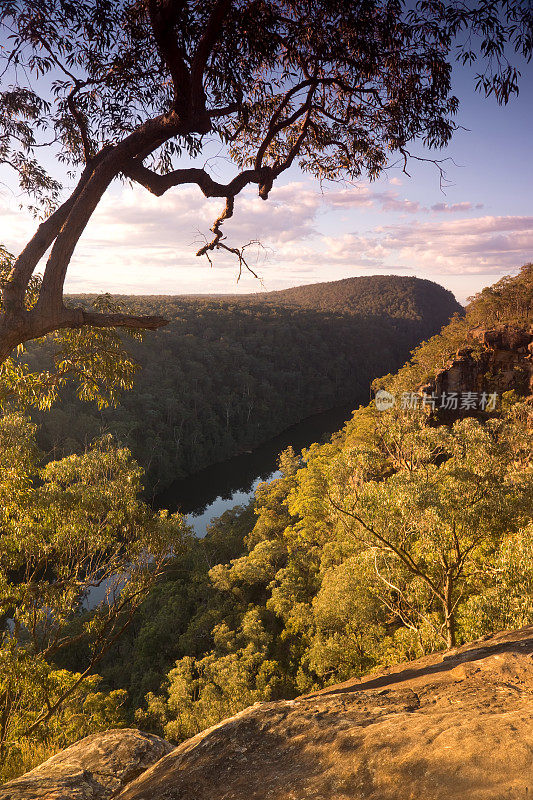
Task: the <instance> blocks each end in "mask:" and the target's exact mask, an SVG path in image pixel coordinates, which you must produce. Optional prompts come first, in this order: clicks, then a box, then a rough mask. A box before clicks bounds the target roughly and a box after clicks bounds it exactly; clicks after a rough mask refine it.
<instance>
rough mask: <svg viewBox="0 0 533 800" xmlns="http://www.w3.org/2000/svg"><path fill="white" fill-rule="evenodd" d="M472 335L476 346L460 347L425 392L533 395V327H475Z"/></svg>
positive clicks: (470, 333)
mask: <svg viewBox="0 0 533 800" xmlns="http://www.w3.org/2000/svg"><path fill="white" fill-rule="evenodd" d="M469 337H470V339H471V341H472V346H471V347H463V348H462V349H461V350H458V351H457V353H456V354H455V356H453V357H452V358H450V360H449V362H448V363H447V364H446V366H445V367H444V369H442V370H440V372H438V373H437V375H436V376H435V379H434V380H433V381H432V382H431V383H430V384H428V385H427V386H424V387H421V391H422V392H425V393H426V394H432V393H435V394H436V395H437V396H438V397H440V396H442V395H448V394H450V393H452V392H457V393H461V392H469V391H470V392H498V393H499V394H502V393H503V392H507V391H510V390H514V391H515V392H517V393H518V394H520V395H522V396H526V397H527V396H530V395H532V394H533V328H529V329H527V330H526V329H525V328H516V327H513V326H509V325H502V326H501V327H499V328H493V329H491V330H488V329H486V328H474V329H473V330H471V331H470V332H469Z"/></svg>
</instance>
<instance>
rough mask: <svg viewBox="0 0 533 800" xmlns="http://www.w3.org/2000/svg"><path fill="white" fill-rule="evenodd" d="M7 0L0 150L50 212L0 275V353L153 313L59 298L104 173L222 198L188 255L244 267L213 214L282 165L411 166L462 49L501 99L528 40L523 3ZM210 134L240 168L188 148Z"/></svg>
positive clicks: (360, 171) (319, 170)
mask: <svg viewBox="0 0 533 800" xmlns="http://www.w3.org/2000/svg"><path fill="white" fill-rule="evenodd" d="M0 11H1V15H0V37H1V39H2V43H3V44H2V48H1V51H0V75H1V76H2V88H1V90H0V104H1V105H0V163H1V164H5V165H9V166H10V167H11V168H12V169H13V170H14V171H15V172H16V173H17V175H18V178H19V182H20V186H21V188H22V189H23V190H24V191H26V192H28V193H30V194H31V195H33V197H34V198H36V200H37V204H38V205H39V204H40V205H44V208H45V212H46V213H47V214H48V216H47V217H46V219H45V220H44V221H43V222H42V223H41V224H40V225H39V227H38V229H37V231H36V233H35V235H34V236H33V237H32V238H31V239H30V241H29V242H28V244H27V245H26V247H24V249H23V250H22V252H21V253H20V254H19V256H18V258H17V260H16V262H15V265H14V267H13V270H12V272H11V274H10V275H9V276H8V277H7V279H6V280H5V281H4V282H3V309H2V311H3V313H2V315H1V316H0V360H4V359H5V358H6V357H7V356H8V355H9V354H10V353H11V351H12V350H13V349H14V348H15V347H16V346H17V345H18V344H20V343H21V342H24V341H27V340H29V339H34V338H38V337H41V336H43V335H44V334H46V333H48V332H50V331H52V330H57V329H61V328H76V327H80V326H83V325H93V326H99V327H116V326H126V327H137V328H156V327H158V326H160V325H162V324H164V320H163V319H161V318H158V317H137V316H133V315H127V314H120V313H115V312H104V311H98V310H91V309H86V308H74V307H69V306H66V305H65V303H64V302H63V286H64V281H65V277H66V273H67V269H68V266H69V263H70V260H71V257H72V255H73V253H74V250H75V247H76V245H77V243H78V241H79V239H80V237H81V235H82V234H83V231H84V230H85V228H86V226H87V224H88V222H89V220H90V219H91V216H92V214H93V212H94V211H95V209H96V207H97V206H98V203H99V202H100V200H101V198H102V196H103V194H104V193H105V191H106V190H107V189H108V187H109V186H110V185H111V183H112V182H113V181H114V180H115V179H117V178H119V179H128V180H131V181H133V182H136V183H139V184H141V185H142V186H144V187H145V188H146V189H147V190H148V191H150V192H152V193H154V194H156V195H162V194H163V193H164V192H166V191H167V190H168V189H170V188H171V187H175V186H181V185H184V184H193V185H196V186H198V187H199V188H200V189H201V191H202V192H203V193H204V195H205V196H206V197H220V198H222V199H224V201H225V207H224V210H223V211H222V213H221V214H220V216H219V217H218V219H217V220H216V221H215V223H214V225H213V227H212V231H213V238H212V239H211V240H210V241H207V242H206V244H205V245H204V246H203V247H202V248H201V249H200V250H199V251H198V254H199V255H207V256H208V257H209V255H210V253H212V252H213V251H215V250H218V249H220V248H223V249H225V250H229V251H231V252H232V253H234V254H235V255H236V256H237V257H238V259H239V263H240V267H241V269H242V268H243V266H244V267H246V266H247V265H246V262H245V260H244V257H243V251H242V249H239V248H232V247H229V246H228V245H227V244H226V243H225V242H224V236H223V233H222V227H221V226H222V223H223V222H224V221H225V220H227V219H229V218H230V217H231V216H232V215H233V212H234V205H235V198H236V197H237V195H238V194H239V193H240V192H241V191H242V190H243V189H244V188H245V187H246V186H249V185H252V186H254V185H255V186H257V187H258V192H259V196H260V197H261V198H263V199H265V200H266V199H267V198H268V195H269V192H270V190H271V188H272V185H273V183H274V181H275V180H276V179H277V178H278V177H279V176H280V175H281V174H282V173H283V172H284V171H286V170H287V169H289V167H291V166H292V165H293V164H298V165H299V166H300V167H301V169H303V170H304V171H307V172H309V173H311V174H312V175H314V176H316V177H317V178H319V179H339V178H343V177H345V178H349V179H356V178H358V177H360V176H361V175H364V174H366V175H368V176H369V177H370V179H374V178H376V177H377V176H378V175H379V174H380V173H381V172H382V170H383V169H384V168H385V167H386V166H387V163H388V161H389V157H390V156H391V155H392V156H393V157H396V158H400V159H401V161H402V163H403V164H404V168H405V165H406V164H407V162H408V160H409V158H410V157H411V154H410V150H409V146H410V144H411V143H412V142H415V141H417V140H420V141H422V142H423V143H424V144H425V145H427V146H429V147H431V148H438V147H441V146H443V145H445V144H446V143H447V142H448V141H449V139H450V137H451V136H452V134H453V132H454V130H455V128H456V124H455V123H454V121H453V115H454V114H455V112H456V110H457V105H458V103H457V99H456V98H455V97H454V96H453V95H452V94H451V68H452V62H453V61H454V60H455V59H456V58H458V59H459V60H460V61H462V62H463V63H468V64H472V63H475V62H476V61H479V62H480V63H479V72H478V75H477V85H478V88H481V89H483V90H484V91H485V93H486V94H494V95H495V96H496V99H497V100H498V102H500V103H505V102H507V100H508V98H509V96H510V95H511V94H513V93H516V92H517V91H518V76H519V73H518V72H517V69H516V67H514V66H513V65H512V64H511V63H509V61H508V59H507V56H508V53H509V52H510V53H512V54H513V55H516V53H519V54H520V55H521V56H523V57H525V58H526V59H528V60H529V58H530V57H531V52H532V47H533V36H532V30H533V12H532V10H531V4H530V2H529V0H467V1H466V2H464V0H445V2H442V0H420V1H419V2H417V3H416V4H412V3H407V2H403V0H358V1H357V2H353V0H340V1H339V0H337V2H334V3H332V2H329V0H312V2H307V1H306V0H295V1H294V2H279V1H278V0H207V2H201V3H199V2H192V1H189V2H188V1H187V0H118V2H117V1H116V0H82V1H81V2H76V3H72V2H70V0H68V1H67V0H1V1H0ZM208 137H209V138H208ZM213 139H214V140H215V141H217V140H218V142H219V143H220V144H221V145H222V148H223V149H224V151H225V152H226V153H228V154H229V156H230V158H231V160H232V162H233V164H234V165H235V167H236V174H235V175H234V177H233V178H232V179H231V180H229V181H228V182H227V183H222V182H220V181H218V180H216V179H215V178H213V176H212V174H210V172H209V171H208V170H207V169H206V168H205V167H199V166H198V162H197V161H196V157H197V156H199V155H200V154H201V153H202V152H203V151H204V149H205V146H206V143H207V142H208V141H212V140H213ZM47 149H48V150H49V154H50V155H51V157H52V158H55V159H56V160H58V161H60V162H62V163H64V164H65V165H66V166H67V167H68V169H69V171H70V174H72V175H73V176H75V179H76V183H75V186H74V189H73V191H72V192H71V194H70V195H69V196H68V197H67V198H66V199H62V198H63V195H62V191H61V186H60V184H59V182H58V180H57V178H54V177H52V176H50V175H49V174H48V173H47V171H46V170H45V169H44V167H43V164H42V163H40V162H39V161H38V160H37V155H38V154H40V153H42V152H43V150H44V151H46V150H47ZM187 160H188V163H186V166H183V162H184V161H185V162H187ZM178 161H179V162H180V166H178V165H177V162H178ZM60 198H61V199H60ZM48 251H49V255H48V259H47V262H46V266H45V269H44V274H43V281H42V285H41V287H40V290H39V295H38V299H37V301H36V303H35V306H34V307H33V308H31V309H27V308H25V303H24V300H25V294H26V291H27V287H28V283H29V281H30V280H31V277H32V275H33V273H34V271H35V269H36V267H37V265H38V264H39V262H40V260H41V259H42V258H43V257H44V255H45V254H46V253H47V252H48Z"/></svg>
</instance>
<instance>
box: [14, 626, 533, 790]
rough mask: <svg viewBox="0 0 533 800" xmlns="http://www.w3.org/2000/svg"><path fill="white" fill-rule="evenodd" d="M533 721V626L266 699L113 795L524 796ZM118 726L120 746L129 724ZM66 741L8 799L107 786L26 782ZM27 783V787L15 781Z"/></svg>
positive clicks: (48, 769) (532, 768)
mask: <svg viewBox="0 0 533 800" xmlns="http://www.w3.org/2000/svg"><path fill="white" fill-rule="evenodd" d="M532 721H533V627H531V628H526V629H523V630H521V631H515V632H507V633H502V634H498V635H496V636H493V637H490V638H485V639H483V640H479V641H477V642H474V643H473V644H470V645H467V646H464V647H460V648H457V649H456V650H453V651H449V652H447V653H444V654H442V653H440V654H434V655H432V656H428V657H426V658H423V659H419V660H418V661H414V662H411V663H409V664H403V665H400V666H398V667H394V668H391V669H388V670H386V671H384V672H382V673H380V674H379V675H372V676H369V677H367V678H365V679H363V680H361V681H357V680H352V681H348V682H346V683H344V684H340V685H338V686H332V687H330V688H328V689H326V690H324V691H322V692H319V693H317V694H315V695H310V696H308V697H302V698H299V699H297V700H291V701H280V702H277V703H258V704H256V705H255V706H252V707H251V708H249V709H247V710H246V711H243V712H242V713H240V714H238V715H237V716H235V717H233V718H231V719H229V720H226V721H225V722H222V723H221V724H220V725H217V726H215V727H214V728H211V729H209V730H207V731H204V732H203V733H201V734H199V735H198V736H195V737H194V738H193V739H190V740H189V741H187V742H184V743H183V744H181V745H180V746H179V747H176V748H174V749H172V750H171V751H170V752H168V754H167V755H164V756H163V757H162V758H160V760H158V761H157V762H156V763H155V764H154V765H153V766H151V767H150V768H148V769H146V771H144V772H143V774H142V775H140V776H139V777H138V778H136V779H135V780H131V781H130V782H128V783H127V785H126V786H125V787H124V788H121V787H119V786H117V788H116V789H114V790H112V793H111V795H106V798H107V797H113V798H116V800H304V798H305V800H413V799H414V798H416V799H417V800H504V798H505V800H526V799H527V798H530V797H531V796H532V795H533V725H532ZM112 733H113V734H114V735H116V736H117V737H118V738H117V740H116V746H117V748H118V746H119V741H120V736H121V735H123V736H124V737H128V736H131V733H132V732H131V731H122V732H121V731H118V732H117V731H115V732H112ZM139 736H143V735H142V734H139ZM155 738H156V737H151V739H152V740H153V739H155ZM94 741H95V739H94V737H89V739H85V740H83V741H82V742H80V743H78V744H77V745H75V748H77V751H76V752H77V756H76V758H77V761H76V763H77V764H78V766H79V770H85V771H86V774H87V775H88V776H89V777H92V778H95V776H96V775H97V773H98V770H99V769H102V768H103V767H101V766H98V764H96V766H95V762H94V760H92V756H91V759H89V760H87V761H86V760H84V759H85V757H84V749H86V750H87V752H88V754H89V753H90V751H91V750H92V749H93V748H94ZM158 742H160V740H158ZM157 746H162V747H163V746H164V745H159V744H158V745H157ZM167 747H169V746H168V745H167ZM69 750H72V748H69ZM69 750H66V751H64V753H62V754H59V755H58V756H55V757H54V759H56V761H55V763H54V759H50V760H49V761H48V762H46V764H44V765H42V766H41V767H40V768H39V770H40V772H39V770H34V771H33V772H32V773H29V774H28V775H27V776H25V777H23V778H19V779H18V781H13V782H11V783H10V784H6V786H5V787H4V789H3V790H2V791H1V792H0V799H1V800H8V798H9V800H15V799H16V800H19V798H20V800H22V798H25V800H40V798H44V797H46V798H48V797H50V798H54V800H59V798H60V797H61V798H62V800H78V798H85V797H87V798H91V800H92V798H93V797H94V798H96V797H99V796H98V795H90V794H86V795H83V794H79V793H78V794H76V793H75V792H76V791H77V788H76V785H75V783H74V782H73V783H71V784H70V788H68V787H67V786H66V785H65V789H64V792H63V794H53V795H52V794H45V793H43V791H41V793H40V794H39V793H36V791H37V790H36V789H35V786H36V784H35V781H33V783H31V782H29V781H28V779H29V778H30V777H31V776H34V775H35V773H38V774H39V775H40V776H41V780H42V781H53V779H54V772H55V765H57V764H58V763H60V762H61V759H62V758H63V760H64V757H65V755H66V754H68V753H69ZM117 754H118V749H117ZM106 758H107V756H106ZM67 760H68V759H67ZM117 760H118V759H117ZM101 763H102V765H104V767H105V769H108V766H105V765H106V764H107V765H109V762H107V761H106V760H105V759H102V762H101ZM121 769H122V766H121V765H120V764H119V765H118V766H117V771H118V773H120V770H121ZM91 770H92V771H91ZM72 780H73V781H74V778H72ZM78 780H80V779H79V778H78ZM86 780H88V778H87V779H86ZM121 780H122V781H123V785H124V778H123V777H122V778H121ZM24 781H26V783H25V784H24ZM23 785H25V786H26V787H27V791H26V793H25V794H21V793H20V791H19V790H18V788H17V787H21V786H23ZM43 786H44V784H43ZM17 791H19V793H18V794H17V793H16V792H17Z"/></svg>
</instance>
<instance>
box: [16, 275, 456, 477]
mask: <svg viewBox="0 0 533 800" xmlns="http://www.w3.org/2000/svg"><path fill="white" fill-rule="evenodd" d="M76 299H77V300H78V301H79V300H80V298H76ZM81 299H82V300H85V301H86V302H89V300H90V298H88V297H85V298H81ZM120 300H121V301H122V303H123V304H124V305H125V306H127V307H128V308H130V309H131V310H133V311H135V312H137V313H143V314H160V315H163V316H165V317H166V318H167V319H169V321H170V324H169V325H168V326H166V327H165V328H163V329H161V330H159V331H156V332H151V333H149V334H146V336H145V337H144V340H143V341H142V342H128V343H127V346H128V349H129V350H130V351H131V352H132V354H133V356H134V359H135V360H136V361H137V362H138V363H139V364H140V365H141V369H140V370H139V371H138V373H137V376H136V379H135V386H134V389H133V391H131V392H127V393H125V394H124V395H123V397H122V398H121V402H120V405H119V407H118V408H111V409H103V410H98V409H97V407H96V405H94V404H87V403H81V402H79V401H78V400H77V398H76V397H75V396H74V392H73V391H71V392H70V393H69V392H68V391H65V392H64V394H63V398H62V402H61V403H60V404H58V405H56V406H55V407H54V408H52V409H51V410H50V411H47V412H46V413H45V414H40V415H36V416H37V419H38V422H39V424H40V433H39V443H40V445H41V447H42V449H43V450H44V451H45V452H48V453H50V454H53V455H54V457H57V456H61V455H65V454H69V453H71V452H80V451H81V450H83V448H84V447H86V445H87V444H88V442H90V441H91V440H92V439H94V438H95V437H96V436H98V435H100V434H101V433H102V432H103V431H110V432H112V433H113V434H114V435H115V436H117V437H118V439H119V440H120V441H121V442H123V443H125V444H126V445H127V446H129V447H130V448H131V450H132V452H133V454H134V456H135V457H136V459H137V460H138V461H139V462H140V463H141V465H142V466H143V467H144V468H145V470H146V472H147V484H148V487H149V489H151V490H154V489H159V490H160V489H162V488H164V487H165V486H166V485H167V484H168V483H170V482H171V481H172V480H173V479H176V478H180V477H182V476H185V475H188V474H191V473H193V472H195V471H197V470H199V469H201V468H202V467H204V466H207V465H208V464H211V463H214V462H216V461H220V460H223V459H225V458H228V457H230V456H232V455H234V454H235V453H237V452H239V451H241V450H246V449H249V448H252V447H254V446H255V445H257V444H258V443H260V442H262V441H265V440H266V439H268V438H270V437H271V436H273V435H275V434H277V433H279V432H280V431H282V430H283V429H285V428H287V427H289V426H290V425H291V424H293V423H295V422H298V421H300V420H302V419H304V418H305V417H307V416H310V415H311V414H313V413H316V412H319V411H323V410H325V409H328V408H332V407H334V406H337V405H341V404H343V403H346V402H353V403H354V405H356V404H357V403H359V402H362V401H365V400H366V399H367V398H368V391H369V385H370V382H371V381H372V379H373V378H375V377H376V376H377V375H381V374H383V373H385V372H389V371H391V370H393V369H396V368H398V367H399V366H400V365H401V363H402V362H403V361H405V358H406V357H407V355H408V353H409V351H410V350H411V349H412V348H413V347H414V346H416V344H418V343H419V342H420V341H421V340H423V339H425V338H427V337H428V336H431V335H432V334H433V333H435V332H437V331H438V330H439V329H440V328H441V327H442V325H443V324H445V323H446V322H447V321H448V320H449V319H450V317H451V316H452V315H453V314H455V313H458V312H461V307H460V306H459V304H458V303H457V302H456V301H455V299H454V298H453V295H452V294H451V293H450V292H448V291H446V290H445V289H443V288H442V287H440V286H438V285H437V284H435V283H433V282H431V281H427V280H421V279H418V278H411V277H398V276H372V277H360V278H348V279H346V280H341V281H333V282H330V283H321V284H314V285H310V286H302V287H297V288H294V289H288V290H284V291H280V292H270V293H258V294H255V295H246V296H239V295H233V296H224V297H216V296H204V297H202V296H195V297H192V296H191V297H189V296H177V297H168V296H150V297H122V298H120ZM43 360H44V357H43V354H42V353H40V354H37V356H36V357H35V356H34V358H33V361H32V363H33V366H42V363H43Z"/></svg>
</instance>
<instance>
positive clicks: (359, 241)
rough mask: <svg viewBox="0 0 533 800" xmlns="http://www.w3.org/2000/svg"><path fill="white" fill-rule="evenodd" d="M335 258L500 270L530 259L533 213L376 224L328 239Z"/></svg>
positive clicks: (440, 270) (448, 269) (456, 270)
mask: <svg viewBox="0 0 533 800" xmlns="http://www.w3.org/2000/svg"><path fill="white" fill-rule="evenodd" d="M326 244H327V248H328V252H327V255H328V257H330V258H331V259H333V260H335V261H336V262H340V261H344V262H345V263H348V262H349V261H350V260H352V261H353V259H354V254H357V256H358V261H360V260H361V259H367V260H369V261H370V262H373V263H374V264H375V266H378V265H386V264H387V263H388V262H389V260H390V259H394V261H395V262H398V261H399V262H400V263H404V264H405V265H406V266H409V265H410V266H413V267H416V268H417V269H418V270H421V271H423V272H424V273H425V274H431V273H434V274H455V275H458V274H478V273H483V274H501V273H502V272H505V271H509V270H510V269H511V270H512V269H514V268H516V267H518V266H521V265H522V264H524V263H526V262H527V261H529V260H531V253H532V252H533V217H531V216H500V217H495V216H485V217H477V218H470V219H462V220H447V221H445V222H441V223H432V222H425V223H422V222H420V221H416V220H415V221H413V223H412V224H410V225H388V226H384V227H383V226H382V227H380V228H375V229H374V230H373V231H371V232H370V233H369V234H368V235H366V236H360V235H356V234H351V235H349V236H346V237H341V238H338V239H336V240H334V241H333V240H327V242H326Z"/></svg>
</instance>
